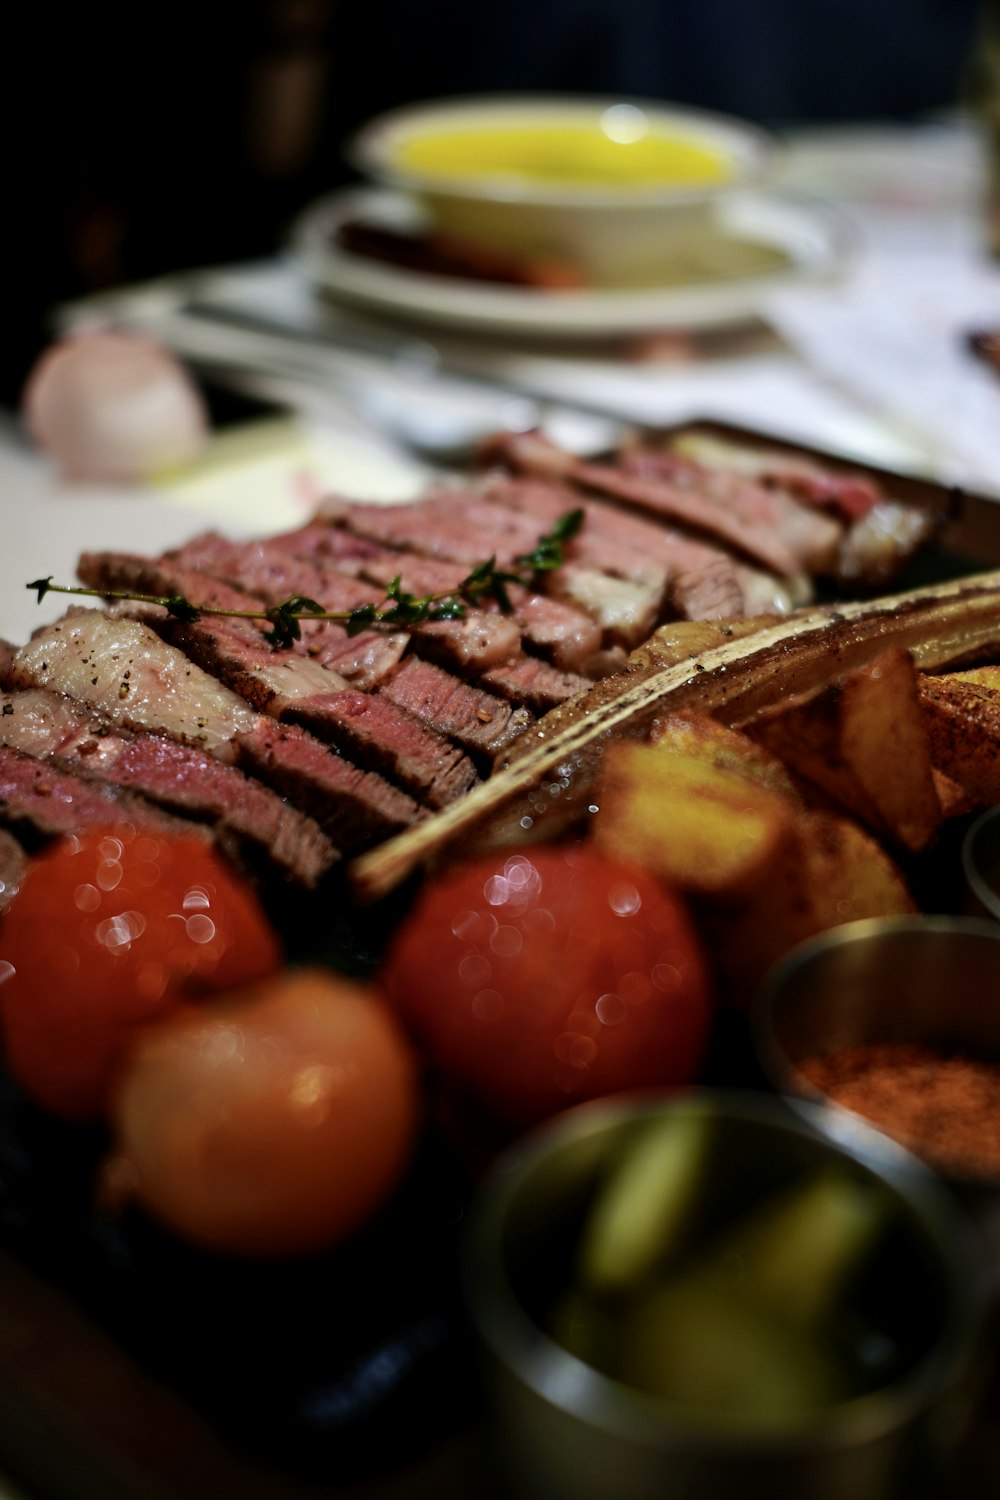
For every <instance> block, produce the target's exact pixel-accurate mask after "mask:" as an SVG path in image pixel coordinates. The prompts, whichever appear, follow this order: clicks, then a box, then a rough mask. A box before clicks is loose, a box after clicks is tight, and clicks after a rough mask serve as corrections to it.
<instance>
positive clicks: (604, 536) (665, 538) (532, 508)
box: [484, 475, 747, 620]
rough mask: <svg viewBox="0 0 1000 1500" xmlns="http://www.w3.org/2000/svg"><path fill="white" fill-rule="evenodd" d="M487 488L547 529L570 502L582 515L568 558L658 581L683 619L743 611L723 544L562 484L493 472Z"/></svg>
mask: <svg viewBox="0 0 1000 1500" xmlns="http://www.w3.org/2000/svg"><path fill="white" fill-rule="evenodd" d="M484 493H485V494H486V495H487V496H488V498H489V499H491V500H493V501H494V502H495V503H496V504H498V505H506V506H508V507H510V508H511V509H514V510H523V511H526V512H528V513H529V514H530V515H533V516H536V517H538V519H539V521H540V522H544V523H546V524H548V525H549V526H551V525H554V524H555V522H556V521H557V520H558V519H559V517H560V516H562V515H565V514H566V512H567V511H568V510H571V509H572V508H573V506H574V503H575V504H576V506H577V507H579V508H581V509H582V510H583V512H584V525H583V526H582V528H581V529H580V530H579V531H578V532H577V534H576V535H575V536H574V537H572V538H571V539H570V540H569V541H568V542H567V543H566V544H565V555H566V557H567V559H569V560H570V561H572V562H577V563H583V564H586V565H588V566H590V567H595V566H603V567H604V568H605V569H606V570H608V571H610V572H613V573H617V574H618V575H619V576H621V577H625V578H631V579H633V580H634V581H635V582H644V583H647V584H658V585H659V586H660V588H661V589H662V590H663V592H664V593H665V595H666V598H667V602H668V604H669V607H670V610H671V612H672V613H674V614H676V615H679V616H680V617H681V618H682V619H688V620H705V619H727V618H729V617H731V616H739V615H742V614H744V613H745V612H746V603H747V601H746V595H745V591H744V588H743V586H742V582H741V578H740V574H739V571H738V566H737V564H736V563H735V561H734V560H733V558H732V557H731V555H730V554H729V553H728V552H726V551H725V550H724V549H723V548H722V547H719V546H713V545H711V544H710V543H708V542H701V541H698V540H696V539H695V538H693V537H690V536H685V535H684V534H683V533H682V532H679V531H677V530H675V529H674V528H672V527H669V526H666V525H660V524H658V523H654V522H652V521H647V520H646V519H645V518H644V517H642V516H637V515H631V514H630V513H629V512H627V511H624V510H623V509H622V508H621V507H620V506H615V505H612V504H609V503H607V502H606V501H602V500H586V499H581V498H580V497H579V496H578V495H577V496H574V493H573V491H572V490H570V489H568V488H567V487H566V486H565V485H563V484H555V483H551V482H548V481H545V480H539V479H516V478H511V477H509V476H507V475H493V476H491V477H490V478H488V479H487V481H486V485H485V487H484Z"/></svg>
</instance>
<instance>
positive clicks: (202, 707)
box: [9, 610, 257, 759]
mask: <svg viewBox="0 0 1000 1500" xmlns="http://www.w3.org/2000/svg"><path fill="white" fill-rule="evenodd" d="M9 680H10V682H11V685H12V686H14V687H42V688H51V689H53V691H55V692H62V693H65V694H67V696H69V697H71V698H75V699H77V700H78V701H79V702H80V703H85V704H87V705H88V706H89V707H90V708H92V709H95V710H96V711H97V712H99V713H100V714H102V715H103V716H104V717H105V718H106V719H108V720H110V721H111V722H112V723H115V724H122V725H124V726H126V727H127V728H130V729H154V730H158V731H161V732H163V733H165V734H169V735H170V736H171V737H172V738H174V739H178V740H183V741H186V742H187V743H188V744H192V745H200V746H201V747H202V748H203V749H205V750H208V751H209V752H210V753H211V754H213V755H218V756H219V757H220V758H223V759H225V758H226V756H227V755H228V754H229V748H228V747H229V746H230V744H231V742H232V740H233V739H234V738H235V736H236V735H237V734H239V733H241V732H243V731H246V730H249V729H252V728H253V726H254V723H255V721H256V718H257V715H256V714H255V713H254V711H253V709H252V708H250V706H249V704H247V703H246V701H245V700H244V699H243V698H241V697H240V696H238V694H236V693H233V692H231V691H230V690H229V688H227V687H224V686H223V685H222V683H220V682H218V681H217V680H216V678H215V677H212V676H210V675H209V673H207V672H204V671H202V670H201V668H199V667H197V666H196V665H195V664H194V663H193V662H192V661H190V660H189V658H188V657H186V656H185V655H184V654H183V652H181V651H178V650H177V649H176V648H174V647H172V646H170V645H168V644H167V643H166V642H165V641H163V640H161V639H160V637H159V636H158V635H157V634H156V632H155V631H153V630H151V629H150V628H149V627H148V626H147V625H144V624H142V622H141V621H139V620H132V619H127V618H118V617H115V616H112V615H108V614H104V613H103V612H102V611H100V610H72V611H70V613H69V614H67V615H66V616H65V617H64V618H63V619H62V620H59V621H56V623H55V624H53V625H47V626H45V627H44V628H43V629H42V630H40V631H38V632H37V633H36V634H35V635H34V636H33V637H32V639H31V640H30V641H29V642H28V643H27V645H24V646H21V647H20V649H19V650H18V651H17V652H16V653H15V656H14V661H13V664H12V666H11V669H10V673H9Z"/></svg>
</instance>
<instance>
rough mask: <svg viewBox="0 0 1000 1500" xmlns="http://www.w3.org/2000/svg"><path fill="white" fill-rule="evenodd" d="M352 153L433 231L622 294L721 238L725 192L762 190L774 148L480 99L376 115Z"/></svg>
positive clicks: (674, 110) (744, 127) (593, 113)
mask: <svg viewBox="0 0 1000 1500" xmlns="http://www.w3.org/2000/svg"><path fill="white" fill-rule="evenodd" d="M348 155H349V158H350V160H351V161H352V163H353V164H354V165H355V166H356V167H357V168H358V169H359V170H360V171H362V172H363V173H365V174H366V175H367V176H369V177H372V178H374V179H375V180H376V181H378V182H380V183H383V184H385V185H387V186H390V187H392V188H395V189H397V190H400V191H403V192H405V193H407V194H409V195H411V196H412V197H414V198H416V199H417V200H418V201H419V202H420V204H421V207H422V209H423V211H424V213H425V215H426V217H427V220H428V222H429V223H430V224H431V226H432V227H433V228H435V229H437V230H438V231H440V232H444V233H447V234H450V235H453V236H455V237H456V238H461V239H463V240H465V241H467V242H468V243H469V244H470V245H479V246H485V247H488V248H490V249H493V250H503V251H506V252H509V253H511V254H515V255H518V256H520V257H522V258H523V259H525V260H531V261H536V262H542V263H564V264H566V265H569V266H572V267H575V268H577V269H578V270H579V272H580V273H581V276H582V278H583V280H584V281H586V282H589V283H591V284H596V285H608V284H612V285H619V286H621V285H623V284H629V283H633V284H647V285H648V284H655V282H656V281H658V280H660V279H661V277H660V275H659V274H658V272H659V268H660V267H661V266H663V265H665V264H669V263H671V262H673V261H674V260H675V259H676V256H677V253H678V249H679V246H680V245H681V244H682V242H683V243H686V244H688V245H690V244H692V243H697V241H698V239H699V238H702V237H705V236H707V235H711V234H712V233H715V232H717V231H716V230H715V228H714V223H715V218H714V212H713V209H714V206H715V205H716V204H717V203H718V200H719V196H720V194H724V193H726V192H729V191H732V190H734V189H745V188H748V187H752V186H756V185H759V184H761V183H763V182H764V181H765V180H766V178H767V177H768V176H769V174H770V173H771V171H772V170H773V166H774V161H775V156H776V143H775V141H774V139H773V138H772V137H771V136H770V135H769V134H768V133H767V132H766V131H763V130H761V129H759V128H758V127H757V126H755V125H751V124H748V123H746V122H744V121H741V120H736V119H732V118H730V117H728V116H723V115H716V114H712V113H708V112H705V111H699V110H691V109H685V108H680V107H674V106H670V105H665V104H655V103H649V102H645V101H636V100H610V99H590V98H578V97H565V98H558V99H553V98H550V97H544V96H531V95H525V96H521V97H512V96H495V95H486V96H482V97H480V98H472V99H455V100H443V101H434V102H429V103H423V104H416V105H412V106H406V107H403V108H400V109H396V110H394V111H392V112H391V113H389V114H385V115H382V116H380V117H378V118H377V119H375V120H373V121H371V122H370V123H369V124H368V125H366V126H365V127H363V129H362V130H361V131H360V132H359V133H358V134H357V136H355V138H354V140H353V141H352V142H351V143H350V146H349V148H348ZM662 279H669V278H668V277H667V276H664V277H663V278H662Z"/></svg>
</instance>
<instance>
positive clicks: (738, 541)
mask: <svg viewBox="0 0 1000 1500" xmlns="http://www.w3.org/2000/svg"><path fill="white" fill-rule="evenodd" d="M489 456H490V457H491V458H494V459H502V460H503V462H505V463H506V464H507V466H508V467H509V468H511V469H513V470H514V471H515V472H517V473H524V474H532V475H535V476H537V477H539V478H543V479H556V480H562V481H565V482H567V483H570V484H574V485H579V487H580V488H581V489H582V490H584V491H587V490H592V491H596V492H597V493H598V494H603V495H609V496H611V497H612V498H613V499H615V500H617V501H620V502H623V503H624V504H626V505H628V506H630V507H632V508H634V509H637V510H640V511H643V512H645V513H646V514H649V515H655V516H659V517H662V519H663V520H665V521H669V522H674V523H677V522H679V523H681V524H682V525H683V526H688V527H691V528H692V529H693V530H694V531H695V532H697V533H699V534H701V535H708V536H711V537H714V538H716V539H717V540H719V541H721V542H724V543H725V544H726V545H727V546H730V547H734V548H736V549H737V551H738V552H739V553H740V554H742V555H745V556H747V557H750V558H753V559H754V560H755V561H756V562H758V563H762V564H763V565H764V567H765V568H767V569H769V570H770V571H771V572H775V573H778V574H780V575H782V576H790V575H792V574H795V573H797V572H799V571H800V569H801V567H802V564H803V557H802V556H801V553H800V552H797V551H796V550H795V548H794V547H793V546H792V545H791V543H790V541H789V540H788V539H786V538H785V537H784V535H783V534H782V530H781V521H782V519H783V518H784V517H785V512H786V510H787V507H783V506H782V505H781V503H780V501H777V500H776V497H775V496H773V495H772V494H771V493H770V492H769V491H767V490H765V489H763V488H762V487H761V486H757V485H752V486H751V485H744V486H733V487H732V489H731V493H727V495H726V497H725V499H723V497H722V496H720V494H719V493H718V492H717V491H716V492H713V485H712V483H711V481H710V478H709V471H707V470H705V471H703V472H701V471H699V469H698V466H696V465H695V466H692V467H691V468H689V469H688V470H687V472H686V474H685V475H684V476H683V477H682V476H681V475H680V474H679V473H678V472H676V471H675V472H674V473H673V474H672V475H671V476H670V477H669V478H667V477H665V476H663V475H662V474H660V473H659V472H656V473H649V472H648V471H646V470H644V469H643V468H642V467H641V466H639V467H638V469H637V468H636V467H634V466H633V468H632V470H631V471H630V472H629V471H626V469H625V468H624V467H622V466H616V465H613V464H600V463H592V462H588V461H587V460H584V459H580V458H577V457H576V456H575V455H573V454H571V453H567V452H565V451H564V450H563V449H561V448H558V447H556V445H555V444H554V443H551V442H549V441H548V439H547V438H543V437H541V436H540V435H539V434H538V433H512V434H505V435H503V436H502V437H501V438H499V439H497V440H496V441H495V442H494V443H493V444H492V445H491V449H490V455H489ZM657 456H658V455H657ZM629 461H631V462H632V463H633V465H635V464H636V463H637V460H635V459H634V457H633V456H632V455H630V456H629ZM791 503H792V502H789V504H791ZM803 514H805V512H803ZM813 519H815V520H818V521H820V522H821V523H822V522H824V521H825V520H826V519H827V518H826V517H823V516H819V515H818V514H816V513H814V514H813ZM796 520H797V517H796ZM833 524H835V523H833ZM810 550H812V549H810Z"/></svg>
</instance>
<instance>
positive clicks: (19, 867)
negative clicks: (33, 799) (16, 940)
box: [0, 828, 28, 911]
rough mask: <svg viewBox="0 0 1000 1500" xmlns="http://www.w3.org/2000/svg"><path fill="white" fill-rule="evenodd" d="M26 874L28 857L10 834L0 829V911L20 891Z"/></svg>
mask: <svg viewBox="0 0 1000 1500" xmlns="http://www.w3.org/2000/svg"><path fill="white" fill-rule="evenodd" d="M27 873H28V856H27V855H26V854H25V852H24V850H23V849H22V848H21V846H20V844H19V843H18V842H17V839H16V838H15V837H14V835H13V834H12V833H7V832H5V831H4V829H2V828H0V911H3V909H4V907H5V906H6V905H7V903H8V902H9V901H12V900H13V899H14V897H15V896H16V895H17V893H18V891H19V890H20V889H21V885H22V883H23V881H24V877H25V875H26V874H27Z"/></svg>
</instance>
